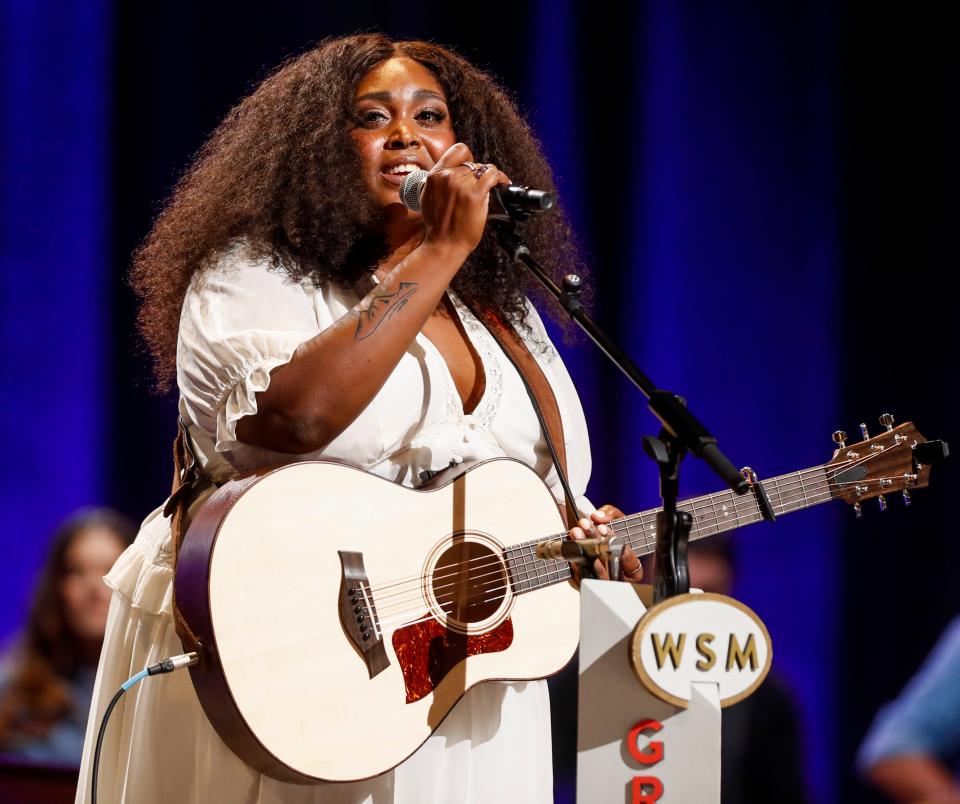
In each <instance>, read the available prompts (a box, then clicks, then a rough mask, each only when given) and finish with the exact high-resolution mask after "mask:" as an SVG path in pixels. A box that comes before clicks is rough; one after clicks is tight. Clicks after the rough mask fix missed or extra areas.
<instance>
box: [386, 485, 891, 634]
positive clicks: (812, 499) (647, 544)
mask: <svg viewBox="0 0 960 804" xmlns="http://www.w3.org/2000/svg"><path fill="white" fill-rule="evenodd" d="M882 479H893V478H882ZM831 498H832V494H831V493H830V490H829V488H828V489H827V490H826V492H820V493H816V494H811V495H807V497H806V498H805V500H804V502H803V503H800V499H799V498H797V500H796V501H795V503H787V504H782V505H781V513H784V514H785V513H791V512H792V511H796V510H802V509H804V508H806V507H810V506H812V505H816V504H819V503H821V502H826V501H828V500H829V499H831ZM762 519H763V516H762V514H760V513H759V512H752V513H751V514H750V516H749V520H748V522H746V523H745V524H752V523H755V522H758V521H761V520H762ZM619 521H621V520H618V522H619ZM707 535H708V534H698V535H697V536H695V537H694V538H695V539H696V538H705V537H706V536H707ZM628 539H629V536H628ZM654 543H655V539H654V540H653V541H648V540H647V539H646V538H645V534H644V539H643V544H642V552H640V555H648V554H649V553H651V552H653V549H652V546H653V544H654ZM631 546H632V547H634V549H637V547H638V546H639V544H638V543H634V542H632V541H631ZM556 563H557V564H562V565H563V567H564V570H563V571H562V572H561V571H559V570H553V571H554V572H558V573H559V574H558V575H557V577H556V578H552V577H550V574H549V573H550V572H551V570H549V569H546V570H545V572H546V575H541V572H540V570H541V569H544V568H545V566H546V565H544V564H542V563H540V562H538V563H537V564H536V565H531V566H536V568H537V569H536V575H535V576H534V578H527V579H520V582H523V581H524V580H533V579H535V580H537V581H547V582H548V583H553V582H557V581H561V580H564V575H566V577H568V578H569V567H568V566H567V565H566V562H563V561H557V562H556ZM544 585H547V584H544ZM509 588H510V584H509V583H508V584H507V585H506V586H501V587H494V588H490V589H487V590H485V591H486V592H490V591H494V590H499V589H509ZM536 588H539V587H536ZM523 591H529V590H520V591H519V592H515V593H514V594H521V593H522V592H523ZM505 597H506V594H504V595H500V596H496V597H488V598H484V599H482V600H479V601H475V602H473V603H469V602H468V603H466V604H464V605H462V606H461V607H460V611H463V610H465V609H469V608H475V607H476V606H481V605H483V606H488V605H489V604H490V603H494V602H497V601H500V600H503V599H504V598H505ZM409 602H410V603H413V602H414V601H409ZM416 603H417V604H419V605H418V607H417V608H416V609H408V611H407V613H406V614H403V615H401V616H400V617H399V618H398V616H397V615H398V614H400V613H399V612H393V613H392V614H391V615H390V616H391V617H392V618H393V619H390V620H388V619H386V618H384V620H383V621H382V622H381V623H378V626H379V628H380V630H381V632H383V631H384V630H395V629H396V628H397V627H403V626H408V625H415V624H417V623H421V622H425V621H428V620H431V619H435V617H434V616H433V615H432V614H429V613H428V614H427V615H426V616H425V617H424V618H422V619H416V620H412V621H411V620H407V619H406V617H409V616H410V615H411V614H413V615H415V614H416V613H417V612H418V611H421V610H422V608H423V607H424V606H427V603H426V601H424V600H423V599H422V598H418V599H417V601H416ZM444 603H446V601H444ZM439 608H440V610H441V611H442V612H443V613H444V614H445V615H447V616H449V615H451V614H452V613H453V612H452V611H448V610H447V609H446V608H444V606H443V605H439Z"/></svg>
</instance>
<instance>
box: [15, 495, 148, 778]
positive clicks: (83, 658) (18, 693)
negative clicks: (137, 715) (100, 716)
mask: <svg viewBox="0 0 960 804" xmlns="http://www.w3.org/2000/svg"><path fill="white" fill-rule="evenodd" d="M135 532H136V531H135V528H134V526H133V523H132V522H130V521H129V520H127V519H126V518H125V517H123V516H122V515H120V514H118V513H116V512H115V511H112V510H110V509H106V508H92V509H83V510H80V511H78V512H77V513H75V514H73V515H72V516H71V517H70V518H68V519H67V520H66V521H65V522H64V523H63V524H62V525H61V526H60V528H59V529H58V530H57V532H56V534H55V535H54V537H53V540H52V543H51V545H50V549H49V553H48V555H47V559H46V562H45V564H44V566H43V569H42V570H41V573H40V577H39V579H38V583H37V587H36V592H35V594H34V599H33V604H32V606H31V608H30V613H29V617H28V619H27V624H26V627H25V628H24V630H23V632H22V633H21V634H20V635H19V636H18V637H16V638H15V640H14V643H13V645H12V647H11V648H10V649H9V650H8V651H7V652H6V654H5V656H4V657H3V659H2V661H0V753H3V754H6V755H8V756H13V757H17V758H22V759H26V760H30V761H35V762H45V763H51V764H61V765H79V763H80V755H81V751H82V749H83V736H84V730H85V728H86V724H87V713H88V711H89V709H90V699H91V696H92V694H93V680H94V676H95V674H96V669H97V660H98V659H99V656H100V646H101V644H102V642H103V634H104V628H105V626H106V622H107V610H108V608H109V605H110V589H109V588H107V585H106V584H105V583H104V582H103V576H104V575H106V574H107V572H109V570H110V567H112V566H113V563H114V562H115V561H116V560H117V558H118V557H119V555H120V553H122V552H123V550H124V549H125V548H126V546H127V545H128V544H130V542H131V541H132V540H133V537H134V534H135Z"/></svg>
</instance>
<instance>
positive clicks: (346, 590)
mask: <svg viewBox="0 0 960 804" xmlns="http://www.w3.org/2000/svg"><path fill="white" fill-rule="evenodd" d="M337 554H338V555H339V556H340V565H341V570H342V572H341V575H340V624H341V625H342V626H343V630H344V631H346V634H347V636H348V637H349V639H350V641H351V642H352V643H353V647H354V649H355V650H356V651H357V653H359V654H360V658H361V659H363V661H364V662H365V663H366V665H367V672H368V673H370V678H373V677H374V676H375V675H377V674H378V673H380V672H382V671H383V670H385V669H386V668H387V667H388V666H389V664H390V659H389V658H388V657H387V651H386V648H384V646H383V635H382V633H381V631H380V623H379V619H378V617H377V608H376V606H375V605H374V602H373V595H372V594H371V592H370V581H369V580H368V579H367V571H366V569H364V566H363V553H353V552H349V551H347V550H338V551H337Z"/></svg>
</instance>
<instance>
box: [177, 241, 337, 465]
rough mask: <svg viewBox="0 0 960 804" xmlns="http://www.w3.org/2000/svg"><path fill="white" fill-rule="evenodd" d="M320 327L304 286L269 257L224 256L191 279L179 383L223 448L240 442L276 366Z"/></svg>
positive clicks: (179, 347)
mask: <svg viewBox="0 0 960 804" xmlns="http://www.w3.org/2000/svg"><path fill="white" fill-rule="evenodd" d="M319 332H320V324H319V322H318V319H317V313H316V309H315V307H314V305H313V302H312V301H311V298H310V297H309V296H308V294H307V293H306V291H305V289H304V287H303V286H302V285H301V284H300V283H298V282H294V281H292V280H290V279H289V278H288V277H287V276H285V275H284V274H283V273H282V272H279V271H277V270H274V269H271V268H270V267H269V266H268V265H267V264H266V263H265V262H254V261H250V260H245V259H240V258H237V257H236V256H231V257H230V258H227V259H224V260H222V261H221V263H220V264H219V265H218V266H216V267H215V268H212V269H210V270H208V271H206V272H204V273H203V274H201V275H199V277H198V278H197V279H196V280H195V282H194V283H193V284H191V287H190V289H189V290H188V292H187V295H186V298H185V299H184V303H183V310H182V313H181V317H180V334H179V341H178V344H177V383H178V385H179V387H180V393H181V396H182V397H183V399H184V401H185V402H186V403H187V404H188V406H189V407H190V408H191V409H192V411H193V412H194V414H195V416H196V419H197V422H198V424H200V425H201V426H203V427H204V429H208V430H209V434H210V436H211V437H212V438H213V439H214V440H215V449H216V451H217V452H229V451H232V450H234V449H235V447H236V446H237V444H238V443H239V442H238V441H237V422H238V421H239V420H240V419H242V418H243V417H244V416H251V415H253V414H255V413H256V412H257V397H256V394H257V393H258V392H261V391H265V390H266V389H267V387H268V386H269V385H270V372H271V371H273V369H275V368H277V367H278V366H281V365H283V364H284V363H287V362H289V360H290V358H291V357H292V356H293V353H294V351H295V350H296V348H297V347H298V346H299V345H300V344H302V343H304V342H305V341H307V340H309V339H310V338H312V337H314V336H315V335H317V334H318V333H319Z"/></svg>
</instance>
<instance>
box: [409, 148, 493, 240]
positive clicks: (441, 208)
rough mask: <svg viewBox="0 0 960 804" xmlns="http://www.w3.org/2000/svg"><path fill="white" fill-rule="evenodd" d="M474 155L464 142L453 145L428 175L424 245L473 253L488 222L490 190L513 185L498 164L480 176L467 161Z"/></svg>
mask: <svg viewBox="0 0 960 804" xmlns="http://www.w3.org/2000/svg"><path fill="white" fill-rule="evenodd" d="M472 161H473V154H472V153H471V152H470V149H469V148H468V147H467V146H466V145H465V144H464V143H462V142H458V143H456V144H455V145H452V146H450V148H448V149H447V151H446V152H445V153H444V154H443V156H441V157H440V159H438V160H437V163H436V164H435V165H434V166H433V168H431V170H430V173H429V175H428V176H427V183H426V186H425V187H424V190H423V197H422V198H421V201H420V203H421V209H422V211H423V221H424V230H425V234H424V239H423V243H424V245H427V246H428V247H432V248H440V249H442V250H444V251H447V252H451V253H454V254H457V255H459V256H462V258H463V259H466V258H467V255H468V254H470V252H472V251H473V250H474V249H475V248H476V247H477V245H478V244H479V242H480V238H481V237H483V230H484V227H485V226H486V225H487V213H488V211H489V204H490V202H489V197H490V191H491V190H492V189H493V188H494V187H495V186H497V185H498V184H504V185H507V184H510V179H509V177H508V176H507V175H506V174H505V173H504V172H503V171H502V170H500V169H499V168H497V167H496V165H489V164H488V165H486V166H485V167H486V170H485V172H484V173H482V174H481V175H480V176H479V178H478V177H477V176H476V175H475V174H474V172H473V171H472V170H471V169H470V168H469V167H467V166H465V165H464V162H472Z"/></svg>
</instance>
